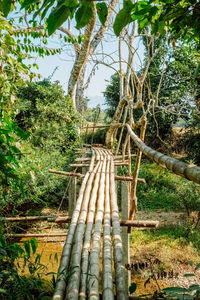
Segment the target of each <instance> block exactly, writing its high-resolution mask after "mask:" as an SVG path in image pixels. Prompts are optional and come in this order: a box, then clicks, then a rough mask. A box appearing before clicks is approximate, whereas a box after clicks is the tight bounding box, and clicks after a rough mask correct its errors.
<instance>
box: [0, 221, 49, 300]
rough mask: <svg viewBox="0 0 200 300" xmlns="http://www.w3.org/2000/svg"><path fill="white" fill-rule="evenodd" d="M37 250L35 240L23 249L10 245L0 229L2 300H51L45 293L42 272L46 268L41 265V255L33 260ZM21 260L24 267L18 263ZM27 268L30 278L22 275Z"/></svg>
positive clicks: (0, 285)
mask: <svg viewBox="0 0 200 300" xmlns="http://www.w3.org/2000/svg"><path fill="white" fill-rule="evenodd" d="M36 250H37V241H36V240H35V239H32V240H30V241H25V242H24V245H23V247H22V246H20V245H19V244H17V243H14V244H11V245H10V244H8V243H7V241H6V238H5V236H4V235H3V233H2V231H1V227H0V298H1V299H2V300H9V299H10V300H12V299H16V300H29V299H50V298H48V297H47V294H48V293H47V292H46V293H45V292H44V280H42V279H41V277H40V272H41V270H43V269H44V268H45V266H44V265H42V264H41V263H40V255H39V254H37V255H36V258H35V260H34V262H32V260H31V257H32V255H33V254H36ZM19 259H22V260H23V266H22V267H20V266H19V264H18V263H17V261H18V260H19ZM25 267H28V271H29V276H28V277H26V276H24V275H21V274H20V273H22V272H23V270H24V268H25ZM45 295H46V297H45V298H44V297H43V296H45Z"/></svg>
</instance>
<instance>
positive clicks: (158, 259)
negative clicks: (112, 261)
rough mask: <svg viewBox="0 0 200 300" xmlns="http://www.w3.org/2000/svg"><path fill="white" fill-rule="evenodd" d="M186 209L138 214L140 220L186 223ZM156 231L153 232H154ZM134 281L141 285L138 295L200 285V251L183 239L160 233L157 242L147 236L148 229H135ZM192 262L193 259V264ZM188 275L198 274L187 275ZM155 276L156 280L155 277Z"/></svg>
mask: <svg viewBox="0 0 200 300" xmlns="http://www.w3.org/2000/svg"><path fill="white" fill-rule="evenodd" d="M186 218H187V216H186V214H185V213H183V212H171V211H170V212H166V211H162V210H158V211H153V212H152V211H151V212H144V211H139V212H138V213H137V219H140V220H142V219H146V220H158V221H159V222H160V225H159V226H161V227H164V226H174V228H175V227H176V226H180V225H182V224H184V223H185V222H186ZM152 234H153V233H152ZM130 254H131V258H130V263H131V271H130V272H131V282H135V283H136V284H137V289H136V292H135V295H143V294H152V293H153V292H155V291H156V290H157V291H159V289H162V288H166V287H171V286H180V287H184V288H188V287H189V286H190V285H192V284H198V285H200V270H198V271H194V268H195V266H196V265H197V264H198V263H200V256H199V254H198V251H197V250H196V249H194V248H193V247H192V245H188V244H184V243H182V241H181V237H180V239H178V240H177V239H172V240H170V239H168V238H167V237H166V236H160V237H158V238H156V239H155V240H153V241H149V240H146V239H145V233H144V232H140V233H138V232H132V234H131V241H130ZM189 261H192V262H193V265H192V266H191V265H190V264H188V262H189ZM185 274H194V275H195V276H190V277H187V275H186V276H185ZM152 275H154V278H156V280H155V279H152Z"/></svg>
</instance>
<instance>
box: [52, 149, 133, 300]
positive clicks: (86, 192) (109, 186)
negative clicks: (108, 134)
mask: <svg viewBox="0 0 200 300" xmlns="http://www.w3.org/2000/svg"><path fill="white" fill-rule="evenodd" d="M95 163H96V165H95ZM111 221H112V222H111ZM111 223H112V224H111ZM111 225H112V231H111ZM111 232H112V237H111ZM102 233H103V235H102ZM102 237H103V238H102ZM102 243H103V245H102V246H103V247H102V249H103V271H102V274H103V275H102V278H100V249H101V244H102ZM112 245H113V247H112ZM112 248H113V249H112ZM112 251H113V253H114V255H112ZM113 258H114V272H115V282H116V288H114V287H113V278H112V277H113V274H112V273H113V268H112V259H113ZM124 271H125V268H124V263H123V253H122V242H121V237H120V221H119V212H118V207H117V198H116V192H115V174H114V159H113V157H112V154H111V153H110V152H109V151H107V150H103V149H97V148H95V149H92V159H91V164H90V168H89V171H88V172H87V173H86V175H85V177H84V179H83V182H82V185H81V189H80V193H79V197H78V199H77V203H76V207H75V210H74V213H73V216H72V222H71V225H70V227H69V231H68V233H67V239H66V243H65V246H64V249H63V253H62V257H61V262H60V267H59V270H58V278H57V283H56V288H55V292H54V296H53V300H62V299H74V300H78V299H91V300H95V299H99V294H100V286H101V283H102V294H103V299H105V300H109V299H111V300H112V299H114V294H115V290H116V297H117V299H119V300H121V299H122V300H123V299H127V295H128V293H127V287H126V286H125V272H124ZM69 274H70V275H69Z"/></svg>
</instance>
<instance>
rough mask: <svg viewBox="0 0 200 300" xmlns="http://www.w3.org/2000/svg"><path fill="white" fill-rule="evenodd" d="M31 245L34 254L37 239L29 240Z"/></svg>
mask: <svg viewBox="0 0 200 300" xmlns="http://www.w3.org/2000/svg"><path fill="white" fill-rule="evenodd" d="M31 247H32V251H33V254H35V252H36V250H37V247H38V243H37V240H36V239H35V238H33V239H32V240H31Z"/></svg>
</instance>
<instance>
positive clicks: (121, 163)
mask: <svg viewBox="0 0 200 300" xmlns="http://www.w3.org/2000/svg"><path fill="white" fill-rule="evenodd" d="M115 166H116V167H124V166H128V162H116V163H115Z"/></svg>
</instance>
